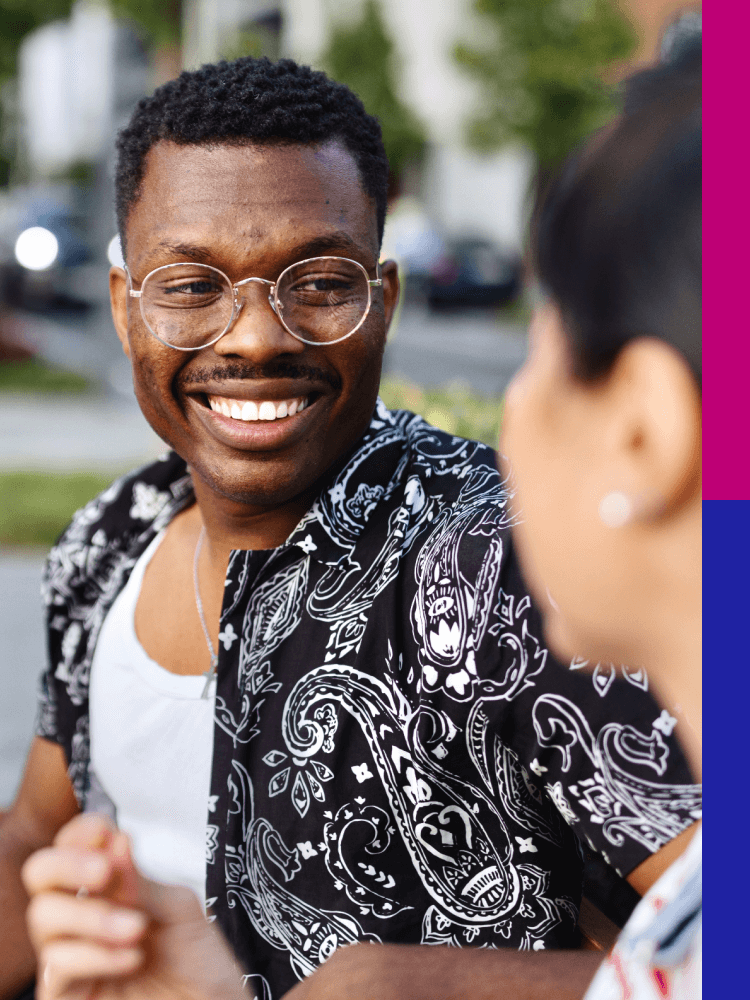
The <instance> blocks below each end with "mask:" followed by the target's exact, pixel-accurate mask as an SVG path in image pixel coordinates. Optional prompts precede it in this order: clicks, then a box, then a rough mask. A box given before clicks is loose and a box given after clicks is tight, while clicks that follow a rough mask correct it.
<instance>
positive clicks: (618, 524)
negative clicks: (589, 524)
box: [599, 490, 633, 528]
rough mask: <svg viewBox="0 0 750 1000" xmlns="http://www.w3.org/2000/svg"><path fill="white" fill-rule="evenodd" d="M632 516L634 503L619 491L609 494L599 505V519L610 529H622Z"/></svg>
mask: <svg viewBox="0 0 750 1000" xmlns="http://www.w3.org/2000/svg"><path fill="white" fill-rule="evenodd" d="M632 516H633V504H632V501H631V499H630V497H629V496H628V495H627V494H626V493H621V492H620V491H619V490H613V491H612V493H608V494H607V495H606V496H605V497H603V498H602V500H601V501H600V503H599V517H600V518H601V520H602V522H603V523H604V524H606V526H607V527H608V528H622V527H623V526H624V525H626V524H627V523H628V521H629V520H630V519H631V517H632Z"/></svg>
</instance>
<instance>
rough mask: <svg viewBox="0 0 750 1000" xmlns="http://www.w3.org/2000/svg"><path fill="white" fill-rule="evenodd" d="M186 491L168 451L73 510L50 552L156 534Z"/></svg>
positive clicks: (182, 473) (177, 461)
mask: <svg viewBox="0 0 750 1000" xmlns="http://www.w3.org/2000/svg"><path fill="white" fill-rule="evenodd" d="M191 491H192V485H191V482H190V477H189V475H188V472H187V466H186V465H185V462H184V460H183V459H181V458H180V457H179V456H178V455H176V454H175V453H174V452H173V451H169V452H167V453H166V454H165V455H163V456H162V457H161V458H159V459H157V460H156V461H155V462H150V463H149V464H148V465H144V466H142V467H140V468H138V469H135V470H133V471H132V472H128V473H126V474H125V475H123V476H120V477H119V478H118V479H116V480H115V481H114V482H113V483H111V484H110V485H109V486H108V487H107V488H106V489H104V490H102V492H101V493H99V494H98V496H95V497H94V498H93V499H91V500H90V501H89V502H88V503H87V504H86V505H85V506H84V507H81V508H80V510H77V511H76V512H75V514H74V515H73V517H72V519H71V522H70V524H69V525H68V527H67V528H66V529H65V531H64V532H63V533H62V535H61V536H60V538H59V539H58V541H57V542H56V544H55V547H54V548H53V549H52V553H51V557H54V554H55V552H56V550H59V549H66V548H67V549H70V548H71V547H72V548H76V549H80V548H86V547H90V546H97V547H101V546H102V545H103V544H105V543H106V542H110V543H111V542H112V541H114V540H115V539H119V540H121V541H122V542H123V544H124V543H125V540H126V539H128V538H132V537H133V536H134V535H140V534H142V533H143V532H144V531H147V530H149V529H152V530H153V529H156V530H159V528H160V527H161V522H162V521H164V523H165V524H166V523H167V522H168V521H169V519H170V518H171V517H172V516H174V513H175V511H176V509H178V508H179V507H180V506H182V505H183V504H184V503H185V500H186V497H187V496H188V494H190V493H191Z"/></svg>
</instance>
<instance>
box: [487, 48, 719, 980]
mask: <svg viewBox="0 0 750 1000" xmlns="http://www.w3.org/2000/svg"><path fill="white" fill-rule="evenodd" d="M701 82H702V75H701V48H700V42H699V40H698V41H696V42H695V43H692V42H691V44H689V45H688V46H686V47H685V50H684V51H683V52H682V53H680V54H679V55H678V56H676V57H675V59H674V62H673V63H672V64H667V65H664V66H661V67H658V68H656V69H653V70H650V71H648V72H643V73H641V74H639V75H637V76H635V77H633V78H632V79H631V80H630V81H629V84H628V89H627V100H626V106H625V113H624V114H623V115H622V117H621V118H620V119H619V120H618V122H617V123H616V124H615V126H614V127H613V128H612V129H609V130H605V131H604V132H603V133H602V134H601V135H600V136H599V137H597V138H596V139H594V140H593V141H592V142H591V143H590V144H589V146H588V148H586V149H585V150H584V151H583V152H582V153H581V154H580V155H579V156H577V157H576V158H575V159H574V160H573V161H572V162H571V163H569V164H568V166H567V167H566V168H565V169H564V170H563V171H562V173H561V174H560V176H559V177H558V178H557V180H556V181H554V182H553V183H552V185H551V187H550V189H549V190H548V192H547V194H546V196H545V198H544V200H543V202H542V204H541V206H540V208H539V210H538V213H537V217H536V225H535V246H534V252H535V264H536V274H537V277H538V280H539V285H540V289H541V292H542V297H543V299H544V301H543V302H542V303H541V304H540V305H539V306H538V308H537V309H536V311H535V315H534V318H533V322H532V325H531V347H530V354H529V357H528V360H527V362H526V364H525V366H524V368H523V370H522V371H521V372H520V373H519V375H518V376H517V377H516V379H515V380H514V383H513V385H512V387H511V389H510V390H509V392H508V396H507V399H506V409H505V416H504V423H503V437H502V442H501V450H502V451H503V452H504V454H505V455H507V457H508V465H509V468H510V469H511V472H512V476H513V478H514V479H515V481H516V484H517V491H516V493H515V495H514V499H513V505H514V507H516V508H517V510H518V511H519V512H521V516H520V517H519V520H518V523H517V524H515V525H514V529H513V532H514V540H515V541H516V544H517V548H518V550H519V559H520V562H521V565H522V568H523V572H524V577H525V579H526V581H527V583H528V584H529V587H530V590H531V592H532V594H534V595H536V597H537V598H538V600H539V601H540V603H541V605H542V607H543V608H544V611H543V617H544V634H545V637H546V639H547V642H548V643H549V645H550V648H551V649H552V650H554V651H555V653H556V654H557V655H558V656H560V657H562V658H565V657H567V656H570V655H573V654H574V653H577V654H583V655H584V656H587V657H588V658H589V660H590V661H596V660H597V659H607V660H614V661H615V662H620V661H623V662H627V663H642V664H644V665H645V666H646V668H647V670H648V674H649V679H650V681H651V683H652V684H653V687H654V690H655V693H656V696H657V698H658V700H659V701H660V702H661V704H662V705H663V706H664V711H663V717H664V719H665V720H670V724H676V725H677V726H678V732H679V734H680V741H681V743H682V745H683V747H684V749H685V751H686V754H687V757H688V760H689V761H690V766H691V769H692V771H693V774H694V776H695V778H696V780H700V778H701V732H702V728H701V726H702V695H701V635H702V633H701V626H702V612H701V594H702V586H701V509H702V507H701V484H702V477H701V427H702V402H701V384H702V383H701V379H702V364H701V358H702V348H701V329H702V326H701V302H702V292H701V259H702V255H701V210H702V197H701V175H702V165H701V164H702V161H701V138H702V128H701ZM545 598H546V599H545ZM701 879H702V876H701V831H700V829H699V830H698V832H697V833H696V834H695V836H694V837H693V839H692V841H691V842H690V844H689V845H688V847H687V848H686V850H685V852H684V853H683V854H682V855H681V857H680V858H678V859H677V860H676V861H675V862H674V863H673V864H672V866H671V867H670V868H669V869H668V871H667V872H666V873H665V874H664V875H663V876H662V877H661V878H660V879H659V880H658V882H657V883H656V884H655V885H654V886H652V888H651V889H650V890H649V891H648V893H647V894H646V895H645V897H644V898H643V899H642V900H641V902H640V903H639V904H638V906H637V907H636V909H635V911H634V912H633V914H632V916H631V918H630V920H629V921H628V923H627V924H626V926H625V928H624V930H623V933H622V934H621V936H620V938H619V940H618V942H617V944H616V945H615V948H614V949H613V951H612V952H611V954H609V955H608V957H607V959H606V960H605V962H604V964H603V966H602V968H601V969H600V971H599V972H598V974H597V976H596V978H595V980H594V982H593V984H592V986H591V988H590V990H589V991H588V992H587V994H586V998H587V1000H614V998H618V1000H626V998H627V1000H631V998H632V1000H641V998H643V1000H646V998H649V1000H650V998H653V1000H657V998H661V997H671V998H673V1000H683V998H684V1000H687V998H691V1000H694V998H697V997H699V996H700V995H701V932H702V880H701Z"/></svg>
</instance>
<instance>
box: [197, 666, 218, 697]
mask: <svg viewBox="0 0 750 1000" xmlns="http://www.w3.org/2000/svg"><path fill="white" fill-rule="evenodd" d="M217 662H218V661H217V658H216V657H215V656H212V657H211V666H210V667H209V669H208V670H207V671H206V672H205V674H203V676H204V677H205V678H206V683H205V685H204V686H203V691H202V693H201V698H208V692H209V690H210V688H211V681H212V680H214V679H215V678H216V664H217Z"/></svg>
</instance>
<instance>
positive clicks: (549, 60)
mask: <svg viewBox="0 0 750 1000" xmlns="http://www.w3.org/2000/svg"><path fill="white" fill-rule="evenodd" d="M474 8H475V10H476V11H477V12H478V13H479V14H481V15H483V18H484V22H485V24H486V25H487V28H488V33H489V37H490V42H489V44H488V45H487V47H484V48H481V49H479V48H471V47H469V46H467V45H458V46H457V47H456V49H455V53H454V54H455V57H456V59H457V60H458V62H459V63H460V64H461V65H462V66H464V67H465V69H466V70H468V72H470V73H471V74H473V75H474V76H475V77H476V78H477V79H478V80H480V81H481V82H482V84H483V89H484V99H483V105H484V107H485V108H487V109H488V110H487V111H486V113H485V114H483V115H480V116H479V117H478V118H476V120H475V121H473V122H472V123H471V125H470V129H469V140H470V142H471V143H472V145H473V146H474V147H475V148H477V149H480V150H492V149H497V148H498V147H500V146H502V145H504V144H505V143H507V142H510V141H520V142H522V143H524V144H525V145H527V146H529V147H530V148H531V150H532V151H533V152H534V154H535V155H536V157H537V160H538V162H539V164H540V166H541V167H542V168H543V169H545V168H551V167H554V166H555V165H556V164H557V163H559V162H560V161H561V160H562V159H563V158H564V157H565V156H566V155H567V154H568V153H569V152H570V150H571V149H572V148H573V147H574V146H575V145H576V144H577V143H579V142H580V141H581V140H583V139H584V138H585V137H586V136H587V135H589V134H590V133H591V132H592V131H593V130H594V129H595V128H598V127H599V126H600V125H602V124H604V123H605V122H606V121H607V119H608V118H609V117H610V116H611V115H612V114H613V112H614V110H615V103H614V98H613V94H612V91H611V89H610V88H608V87H606V86H605V85H604V83H603V82H602V73H603V71H604V70H605V69H606V67H607V66H609V65H611V64H612V63H615V62H618V61H620V60H623V59H626V58H627V57H628V56H629V55H630V54H631V53H632V52H633V51H634V49H635V47H636V44H637V37H636V35H635V32H634V31H633V28H632V27H631V25H630V24H629V23H628V22H627V21H626V20H625V18H624V17H623V15H622V14H621V13H620V11H619V10H618V9H617V8H616V5H615V3H614V0H475V2H474Z"/></svg>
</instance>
